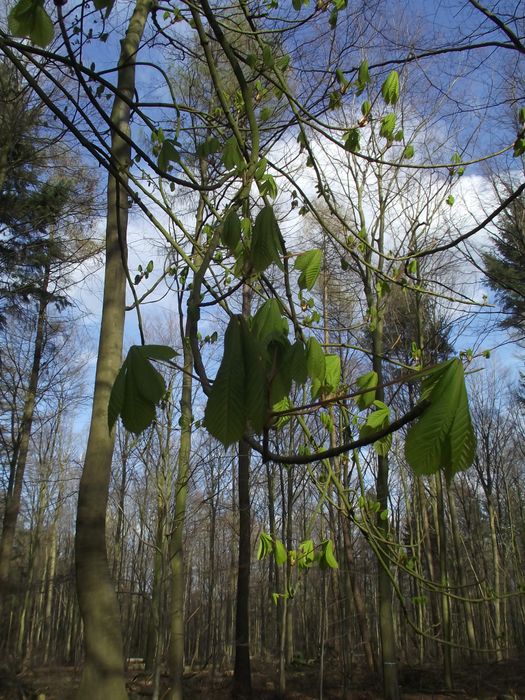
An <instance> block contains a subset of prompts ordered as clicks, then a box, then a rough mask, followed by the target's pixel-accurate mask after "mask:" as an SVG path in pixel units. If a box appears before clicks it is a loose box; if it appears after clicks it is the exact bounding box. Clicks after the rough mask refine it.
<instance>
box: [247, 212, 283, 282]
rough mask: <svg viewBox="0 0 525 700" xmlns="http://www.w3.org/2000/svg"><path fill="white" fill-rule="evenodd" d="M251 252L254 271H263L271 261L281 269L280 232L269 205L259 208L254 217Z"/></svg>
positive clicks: (281, 249) (281, 248)
mask: <svg viewBox="0 0 525 700" xmlns="http://www.w3.org/2000/svg"><path fill="white" fill-rule="evenodd" d="M251 252H252V265H253V269H254V270H255V272H263V271H264V270H266V268H267V267H269V266H270V265H271V264H272V263H275V264H276V265H277V266H278V267H279V268H280V269H282V267H283V265H282V261H281V255H282V254H283V246H282V242H281V233H280V230H279V224H278V223H277V219H276V218H275V214H274V211H273V207H271V206H266V207H264V208H263V209H261V211H260V212H259V213H258V214H257V216H256V218H255V223H254V226H253V236H252V250H251Z"/></svg>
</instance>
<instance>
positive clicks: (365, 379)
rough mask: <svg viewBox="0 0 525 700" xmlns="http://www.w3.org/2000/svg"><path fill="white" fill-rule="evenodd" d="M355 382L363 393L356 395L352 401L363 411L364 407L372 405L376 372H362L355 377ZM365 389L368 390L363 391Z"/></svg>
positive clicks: (374, 394) (374, 395) (375, 385)
mask: <svg viewBox="0 0 525 700" xmlns="http://www.w3.org/2000/svg"><path fill="white" fill-rule="evenodd" d="M356 384H357V386H358V387H359V389H360V390H361V391H363V393H362V394H359V395H358V396H356V397H355V398H354V401H355V402H356V404H357V406H358V408H360V409H361V411H363V410H364V409H365V408H368V407H369V406H371V405H372V403H373V402H374V399H375V397H376V387H377V372H373V371H372V372H367V373H366V374H363V375H362V376H360V377H358V378H357V380H356ZM365 389H370V391H364V390H365Z"/></svg>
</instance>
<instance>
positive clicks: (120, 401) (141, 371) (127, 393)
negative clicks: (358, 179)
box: [108, 345, 177, 433]
mask: <svg viewBox="0 0 525 700" xmlns="http://www.w3.org/2000/svg"><path fill="white" fill-rule="evenodd" d="M176 354H177V353H176V352H175V350H173V348H169V347H167V346H164V345H132V346H131V348H130V349H129V352H128V355H127V357H126V359H125V360H124V363H123V364H122V367H121V368H120V371H119V373H118V374H117V377H116V379H115V382H114V384H113V387H112V389H111V394H110V397H109V404H108V426H109V429H110V430H111V429H112V428H113V426H114V425H115V422H116V420H117V418H118V417H119V415H120V416H121V417H122V422H123V424H124V427H125V428H126V430H129V431H130V432H132V433H141V432H142V431H143V430H145V429H146V428H147V427H148V426H149V425H151V422H152V421H153V419H154V417H155V407H156V405H157V404H158V403H159V402H160V400H161V399H162V398H163V396H164V394H165V393H166V384H165V382H164V378H163V377H162V375H161V374H160V373H159V372H158V371H157V370H156V369H155V368H154V367H153V365H152V364H151V362H150V360H164V361H167V360H170V359H171V358H172V357H173V356H174V355H176Z"/></svg>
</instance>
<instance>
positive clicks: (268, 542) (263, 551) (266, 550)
mask: <svg viewBox="0 0 525 700" xmlns="http://www.w3.org/2000/svg"><path fill="white" fill-rule="evenodd" d="M272 547H273V540H272V538H271V537H270V535H267V534H266V532H261V534H260V535H259V547H258V549H257V559H258V561H260V560H261V559H264V557H267V556H268V554H270V553H271V551H272Z"/></svg>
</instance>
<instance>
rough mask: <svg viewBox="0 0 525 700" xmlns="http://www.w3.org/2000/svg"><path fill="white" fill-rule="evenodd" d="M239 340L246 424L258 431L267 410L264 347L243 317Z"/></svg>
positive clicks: (251, 429)
mask: <svg viewBox="0 0 525 700" xmlns="http://www.w3.org/2000/svg"><path fill="white" fill-rule="evenodd" d="M241 341H242V358H243V362H244V377H245V388H244V391H245V406H246V417H245V418H246V425H247V428H248V429H249V430H250V431H251V432H256V433H260V432H261V430H262V429H263V426H264V425H265V423H266V419H267V412H268V396H267V378H266V364H265V360H264V355H265V348H264V346H263V345H262V344H261V343H259V342H258V340H257V338H256V337H255V335H254V334H253V333H252V332H251V331H250V329H249V327H248V324H247V323H246V321H245V319H241ZM243 432H244V431H243Z"/></svg>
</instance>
